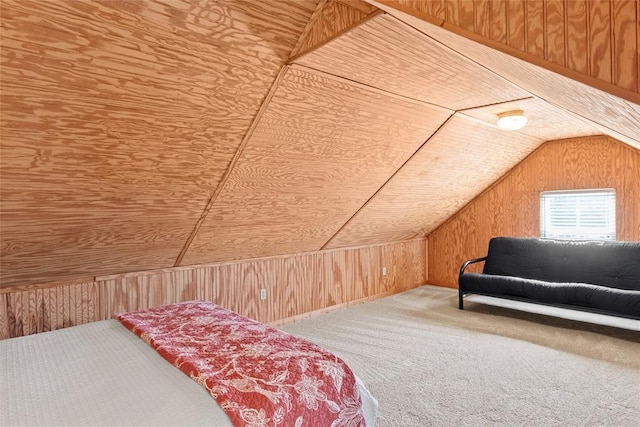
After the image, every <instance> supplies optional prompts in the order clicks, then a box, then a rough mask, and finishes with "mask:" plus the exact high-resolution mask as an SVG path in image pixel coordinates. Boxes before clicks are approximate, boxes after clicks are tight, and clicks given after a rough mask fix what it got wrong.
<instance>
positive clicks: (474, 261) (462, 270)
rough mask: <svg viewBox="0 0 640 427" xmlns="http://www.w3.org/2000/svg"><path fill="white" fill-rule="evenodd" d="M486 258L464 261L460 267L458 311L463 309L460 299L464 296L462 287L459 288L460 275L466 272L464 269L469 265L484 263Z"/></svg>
mask: <svg viewBox="0 0 640 427" xmlns="http://www.w3.org/2000/svg"><path fill="white" fill-rule="evenodd" d="M486 260H487V257H486V256H483V257H482V258H474V259H470V260H469V261H465V262H464V264H462V267H460V274H458V308H459V309H460V310H462V309H463V307H464V303H463V302H462V297H463V294H464V290H463V289H462V286H460V277H462V275H463V274H464V270H466V268H467V267H468V266H469V265H470V264H474V263H476V262H482V261H486Z"/></svg>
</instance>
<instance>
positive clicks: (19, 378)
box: [0, 320, 377, 426]
mask: <svg viewBox="0 0 640 427" xmlns="http://www.w3.org/2000/svg"><path fill="white" fill-rule="evenodd" d="M0 363H1V365H0V374H1V375H0V425H3V426H5V425H6V426H19V425H65V426H71V425H91V426H98V425H105V426H107V425H109V426H114V425H118V426H125V425H130V426H134V425H135V426H143V425H148V426H160V425H163V426H169V425H180V426H187V425H191V426H195V425H209V426H231V422H230V421H229V419H228V418H227V416H226V414H225V413H224V411H223V410H222V409H221V408H220V407H219V406H218V404H217V403H216V401H215V400H214V399H213V398H212V397H211V395H209V393H207V391H206V390H204V389H203V388H202V387H201V386H199V385H198V384H197V383H196V382H195V381H193V380H191V379H190V378H189V377H188V376H187V375H185V374H184V373H182V372H181V371H180V370H179V369H177V368H175V367H173V366H172V365H171V364H170V363H169V362H167V361H166V360H165V359H163V358H162V356H160V355H159V354H158V353H157V352H156V351H155V350H154V349H153V348H151V347H150V346H149V345H148V344H146V343H145V342H144V341H142V340H141V339H140V338H138V337H137V336H135V335H134V334H133V333H131V332H129V331H128V330H127V329H126V328H124V327H123V326H122V325H121V324H120V323H119V322H118V321H117V320H105V321H101V322H95V323H89V324H86V325H81V326H75V327H72V328H66V329H61V330H58V331H53V332H46V333H42V334H37V335H31V336H28V337H21V338H13V339H9V340H3V341H0ZM358 387H359V389H360V394H361V396H362V401H363V406H364V410H365V418H366V420H367V424H368V425H371V426H372V425H374V424H375V413H376V410H377V402H376V401H375V399H374V398H373V397H372V396H371V394H370V393H369V391H368V390H367V389H366V388H365V387H364V385H363V384H362V382H361V381H359V380H358Z"/></svg>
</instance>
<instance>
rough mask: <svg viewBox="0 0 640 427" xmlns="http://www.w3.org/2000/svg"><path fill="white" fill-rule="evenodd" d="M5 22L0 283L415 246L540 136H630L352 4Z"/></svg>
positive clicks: (150, 4) (247, 5) (37, 8)
mask: <svg viewBox="0 0 640 427" xmlns="http://www.w3.org/2000/svg"><path fill="white" fill-rule="evenodd" d="M0 7H1V9H2V10H1V13H2V24H1V25H2V28H1V30H2V33H1V43H2V46H1V47H2V51H1V60H2V67H1V70H0V78H1V81H0V84H1V94H0V98H1V106H2V111H1V119H0V122H1V124H2V129H1V138H2V140H1V142H0V143H1V156H0V157H1V158H0V161H1V182H0V196H1V199H2V204H1V210H2V218H1V221H2V222H1V233H2V235H1V249H2V254H1V262H2V264H1V272H0V275H1V276H0V277H1V279H0V280H1V283H0V288H7V287H11V286H19V285H28V284H33V283H45V282H50V281H64V280H82V279H86V278H91V277H93V276H99V275H106V274H116V273H124V272H129V271H142V270H149V269H159V268H168V267H172V266H174V265H191V264H200V263H210V262H217V261H226V260H235V259H245V258H252V257H262V256H271V255H280V254H288V253H297V252H304V251H311V250H318V249H322V248H335V247H342V246H354V245H363V244H369V243H383V242H389V241H395V240H402V239H406V238H412V237H415V236H420V235H425V234H427V233H429V232H430V231H431V230H433V229H434V228H435V227H436V226H438V225H439V224H440V223H442V222H443V221H444V220H446V219H447V218H448V217H449V216H450V215H451V214H453V213H455V212H456V211H457V210H459V209H460V208H461V207H462V206H464V205H465V204H466V203H468V202H469V201H470V200H471V199H472V198H474V197H475V196H476V195H478V194H479V193H480V192H481V191H482V190H483V189H485V188H486V187H487V186H489V185H490V184H491V183H493V182H495V180H496V179H498V178H499V177H500V176H501V175H502V174H504V172H506V171H507V170H509V169H510V168H512V167H513V166H514V165H515V164H517V163H518V162H519V161H520V160H522V159H523V158H524V157H525V156H527V155H528V154H529V153H531V152H532V151H533V150H534V149H535V148H536V147H538V146H539V145H540V144H542V143H544V142H545V141H547V140H551V139H558V138H566V137H576V136H586V135H594V134H598V133H602V132H607V133H609V134H612V133H613V136H616V135H618V136H620V138H621V139H622V140H623V141H625V142H629V143H631V144H633V143H634V142H636V138H637V135H638V132H637V129H638V122H637V121H636V120H637V119H636V118H637V114H640V107H639V106H638V105H637V104H634V103H633V102H629V101H628V100H621V99H619V98H617V97H615V96H613V95H608V96H609V97H610V98H608V97H607V96H603V95H601V94H600V91H598V92H593V91H592V90H591V89H590V88H587V89H584V88H582V89H581V92H580V93H581V94H584V93H586V95H584V96H583V95H579V96H578V97H577V98H573V99H564V97H566V96H567V91H569V90H572V88H573V86H572V85H574V84H576V83H575V82H573V83H572V82H571V81H570V82H568V83H567V82H565V80H567V79H566V78H564V77H562V78H557V79H556V80H553V82H552V83H551V84H550V87H551V88H552V89H553V90H550V89H549V88H546V87H540V86H541V85H540V84H535V83H531V82H529V81H527V79H526V78H525V76H524V75H522V74H521V72H520V71H518V70H521V69H526V67H528V66H530V64H527V63H523V62H522V61H520V60H516V59H513V58H511V57H508V58H506V59H505V58H504V57H501V56H500V55H503V54H502V53H500V52H497V53H491V55H494V56H490V55H489V54H488V53H487V55H488V57H489V58H493V61H494V62H495V63H493V62H492V63H487V62H486V61H485V60H483V59H482V58H480V57H478V56H477V55H475V56H474V55H473V49H471V47H468V46H467V44H466V43H467V42H468V40H466V39H464V38H462V37H460V36H457V35H455V34H447V33H442V31H441V30H439V29H438V28H437V27H435V26H433V25H431V24H426V23H424V25H423V23H421V22H423V21H419V22H418V21H412V19H415V18H414V17H412V16H410V15H406V16H405V15H401V14H400V12H397V13H396V12H395V11H394V10H391V9H390V10H389V12H390V13H389V14H385V13H379V12H378V13H377V12H375V11H373V12H372V10H373V8H372V7H371V6H370V5H368V4H367V3H363V2H359V1H355V2H349V1H335V0H329V1H326V0H321V1H316V0H310V1H302V0H296V1H287V0H283V1H280V2H277V1H269V2H257V1H253V0H222V1H218V2H204V3H196V2H163V1H160V0H141V1H138V2H76V1H69V2H49V1H45V0H41V1H33V2H22V1H19V0H14V1H11V0H6V1H3V2H2V3H1V4H0ZM381 7H385V6H381ZM393 15H397V16H393ZM330 18H331V19H330ZM399 18H400V19H399ZM403 21H407V22H409V21H410V24H411V25H408V24H407V23H405V22H403ZM329 23H331V24H329ZM354 23H357V25H355V26H353V27H352V28H351V29H349V28H350V26H351V25H352V24H354ZM432 27H435V29H434V28H432ZM491 52H494V51H491ZM498 54H499V55H498ZM509 61H511V62H512V63H511V62H509ZM536 72H537V71H536ZM519 73H520V74H519ZM529 75H530V74H529ZM536 76H537V74H536ZM545 78H546V76H545ZM554 78H555V77H554ZM556 86H559V87H556ZM567 88H568V89H567ZM594 90H595V89H594ZM550 92H553V93H550ZM594 93H595V94H596V95H597V96H598V98H597V99H596V101H597V102H598V103H599V104H598V105H599V107H593V106H591V105H590V104H589V102H593V101H594V99H593V97H594V96H596V95H594ZM560 94H564V97H561V96H560ZM580 96H582V98H581V97H580ZM560 98H562V99H560ZM603 100H604V101H603ZM601 101H602V102H604V104H600V102H601ZM576 104H578V105H577V106H576ZM512 107H518V108H522V109H524V110H525V111H527V113H528V115H529V119H530V123H529V126H527V127H526V128H525V129H523V130H522V131H519V132H505V131H501V130H499V129H498V128H497V127H496V126H495V124H494V118H495V116H494V115H495V114H496V112H500V111H504V110H505V109H510V108H512ZM599 108H600V109H601V110H602V109H609V108H616V111H618V112H622V113H623V117H621V118H613V117H609V116H611V114H608V115H606V116H607V118H604V119H603V118H601V117H600V115H599V114H598V109H599ZM634 130H635V133H634V132H633V131H634ZM609 131H610V132H609Z"/></svg>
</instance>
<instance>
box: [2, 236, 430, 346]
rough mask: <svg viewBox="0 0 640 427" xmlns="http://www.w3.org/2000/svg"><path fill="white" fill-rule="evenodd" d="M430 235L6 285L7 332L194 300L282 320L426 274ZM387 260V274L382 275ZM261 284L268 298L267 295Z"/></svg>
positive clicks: (381, 292)
mask: <svg viewBox="0 0 640 427" xmlns="http://www.w3.org/2000/svg"><path fill="white" fill-rule="evenodd" d="M425 250H426V245H425V240H424V239H422V240H413V241H406V242H399V243H392V244H386V245H378V246H365V247H359V248H351V249H342V250H333V251H322V252H312V253H305V254H299V255H291V256H282V257H273V258H264V259H256V260H248V261H242V262H237V263H220V264H212V265H206V266H197V267H191V268H187V267H179V268H172V269H166V270H160V271H156V272H141V273H131V274H124V275H118V276H105V277H96V278H95V280H93V281H90V282H84V283H75V284H65V285H58V286H51V285H43V286H41V287H39V286H28V287H22V288H11V289H7V290H4V291H0V292H1V293H0V339H5V338H9V337H18V336H23V335H29V334H34V333H38V332H44V331H51V330H55V329H60V328H66V327H68V326H74V325H80V324H84V323H88V322H94V321H98V320H104V319H109V318H112V317H113V316H114V315H117V314H119V313H123V312H127V311H132V310H138V309H143V308H148V307H154V306H158V305H163V304H170V303H174V302H179V301H187V300H192V299H203V300H208V301H212V302H214V303H216V304H219V305H221V306H224V307H227V308H229V309H231V310H234V311H237V312H239V313H242V314H244V315H247V316H249V317H252V318H254V319H257V320H260V321H263V322H271V323H280V322H282V321H283V320H285V319H291V318H295V317H299V316H303V315H306V314H308V313H311V312H314V311H320V310H325V309H329V308H331V307H334V308H335V307H340V306H344V305H349V304H352V303H356V302H358V301H363V300H367V299H372V298H376V297H381V296H386V295H390V294H393V293H396V292H401V291H404V290H407V289H410V288H413V287H416V286H420V285H423V284H424V283H425V281H426V276H425V274H426V253H425ZM382 267H387V275H386V276H383V275H382ZM261 288H266V289H267V299H266V300H264V301H261V300H260V299H259V291H260V289H261Z"/></svg>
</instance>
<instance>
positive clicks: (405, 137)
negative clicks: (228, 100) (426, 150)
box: [183, 67, 451, 265]
mask: <svg viewBox="0 0 640 427" xmlns="http://www.w3.org/2000/svg"><path fill="white" fill-rule="evenodd" d="M450 115H451V112H450V111H447V110H444V109H442V108H438V107H433V106H429V105H427V104H424V103H420V102H416V101H411V100H407V99H404V98H401V97H398V96H394V95H389V94H386V93H384V92H380V91H374V90H371V89H368V88H363V87H362V86H361V85H354V84H351V83H350V82H345V81H344V80H342V79H336V78H329V77H326V76H320V75H317V74H314V73H310V72H307V71H305V70H304V69H299V68H297V67H293V68H291V69H290V70H289V71H288V72H287V74H286V75H285V76H284V77H283V79H282V80H281V82H280V84H279V86H278V88H277V90H276V93H275V94H274V96H273V98H272V100H271V102H270V103H269V105H268V107H267V109H266V110H265V113H264V114H263V116H262V117H261V118H260V121H259V123H258V126H257V128H256V130H255V132H254V134H253V136H252V137H251V139H250V140H249V143H248V145H247V147H246V148H245V149H244V151H243V153H242V155H241V157H240V158H239V160H238V163H237V165H236V167H234V169H233V171H232V173H231V176H230V177H229V180H228V181H227V184H226V185H225V187H224V189H223V191H222V193H221V194H220V196H219V197H218V199H217V200H216V201H215V203H214V204H213V206H212V208H211V211H210V214H209V215H208V217H207V219H206V220H205V222H204V224H203V225H202V227H201V228H200V230H199V232H198V234H197V236H196V237H195V239H194V241H193V243H192V244H191V247H190V249H189V250H188V252H187V254H186V256H185V258H184V260H183V264H186V265H188V264H197V263H203V262H207V261H210V260H229V259H241V258H253V257H260V256H267V255H275V254H287V253H296V252H302V251H309V250H317V249H320V248H321V247H322V246H323V245H324V244H325V243H326V242H327V241H328V240H329V239H330V238H331V237H332V236H333V235H334V234H335V233H336V232H337V231H338V230H339V229H340V227H341V226H342V225H343V224H344V223H345V222H347V220H348V219H349V218H350V217H351V216H352V215H353V214H354V213H355V212H356V211H357V210H358V209H359V208H360V207H361V206H362V205H363V204H364V203H365V202H366V201H367V199H368V198H370V197H371V196H372V195H373V194H374V193H375V192H376V191H377V190H378V189H379V188H380V187H381V186H382V185H383V184H384V183H385V182H386V180H387V179H389V177H391V175H392V174H393V173H394V172H395V171H396V170H397V169H398V168H399V167H400V166H401V165H402V164H403V163H404V162H405V161H406V160H407V159H409V158H410V156H411V155H413V154H414V153H415V151H416V150H417V149H418V148H419V147H420V146H421V145H422V144H423V143H424V142H425V141H426V140H427V139H428V138H429V137H430V136H431V135H432V134H433V132H434V131H435V130H436V129H437V128H438V127H439V126H440V125H441V124H442V123H443V122H444V121H445V120H446V119H447V117H449V116H450Z"/></svg>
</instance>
